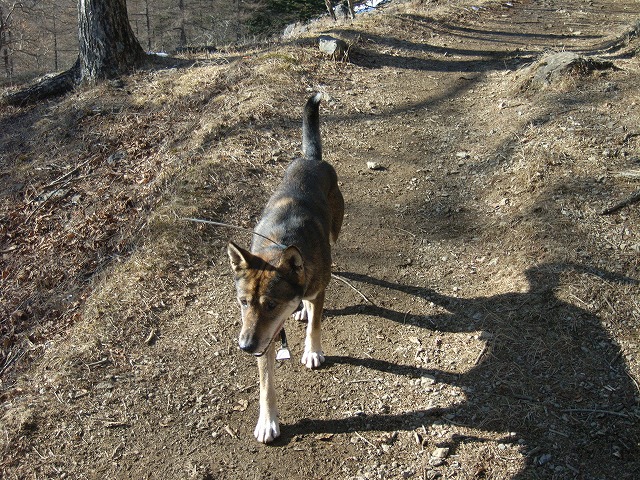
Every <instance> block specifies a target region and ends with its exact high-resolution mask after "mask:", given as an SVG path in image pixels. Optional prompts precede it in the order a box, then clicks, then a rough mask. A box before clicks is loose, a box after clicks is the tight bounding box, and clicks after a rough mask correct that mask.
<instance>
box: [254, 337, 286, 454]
mask: <svg viewBox="0 0 640 480" xmlns="http://www.w3.org/2000/svg"><path fill="white" fill-rule="evenodd" d="M275 359H276V353H275V344H274V343H273V342H271V345H269V348H267V351H266V352H264V354H263V355H262V356H261V357H258V373H259V375H260V416H259V417H258V424H257V425H256V429H255V430H254V432H253V435H254V436H255V437H256V439H257V440H258V441H259V442H262V443H268V442H271V441H272V440H274V439H275V438H277V437H278V436H279V435H280V425H279V424H278V407H277V406H276V388H275V378H274V375H275V369H274V366H275Z"/></svg>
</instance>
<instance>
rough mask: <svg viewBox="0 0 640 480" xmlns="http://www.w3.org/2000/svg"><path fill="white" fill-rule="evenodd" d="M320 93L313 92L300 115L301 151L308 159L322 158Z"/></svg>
mask: <svg viewBox="0 0 640 480" xmlns="http://www.w3.org/2000/svg"><path fill="white" fill-rule="evenodd" d="M321 100H322V93H319V92H318V93H314V94H313V95H311V97H309V100H307V103H306V105H305V106H304V114H303V116H302V153H303V154H304V158H306V159H308V160H321V159H322V141H321V140H320V112H319V110H320V101H321Z"/></svg>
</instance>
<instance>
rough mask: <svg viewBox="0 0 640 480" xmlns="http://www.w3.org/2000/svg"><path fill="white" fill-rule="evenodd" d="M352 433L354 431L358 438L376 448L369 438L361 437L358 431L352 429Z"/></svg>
mask: <svg viewBox="0 0 640 480" xmlns="http://www.w3.org/2000/svg"><path fill="white" fill-rule="evenodd" d="M353 433H355V434H356V435H357V436H358V438H360V440H362V441H363V442H365V443H367V444H369V445H370V446H371V447H373V448H376V446H375V445H374V444H373V443H371V442H370V441H369V440H367V439H366V438H364V437H363V436H362V435H360V434H359V433H358V432H355V431H354V432H353Z"/></svg>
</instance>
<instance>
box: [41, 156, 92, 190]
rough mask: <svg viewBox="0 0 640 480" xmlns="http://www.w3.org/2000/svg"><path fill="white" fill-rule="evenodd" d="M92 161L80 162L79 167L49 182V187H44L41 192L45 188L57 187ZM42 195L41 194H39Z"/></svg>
mask: <svg viewBox="0 0 640 480" xmlns="http://www.w3.org/2000/svg"><path fill="white" fill-rule="evenodd" d="M91 160H92V159H91V158H89V159H88V160H85V161H84V162H82V163H81V164H80V165H77V166H76V167H75V168H73V169H71V170H69V171H68V172H67V173H65V174H64V175H61V176H59V177H58V178H56V179H55V180H54V181H53V182H51V183H50V184H49V185H46V186H45V187H44V188H43V189H42V191H43V192H44V191H45V190H46V189H47V188H51V187H53V186H54V185H57V184H58V183H60V182H61V181H62V180H64V179H65V178H67V177H68V176H70V175H73V174H74V173H76V172H77V171H78V170H80V169H81V168H82V167H84V166H85V165H86V164H87V163H89V162H90V161H91ZM40 195H42V194H40Z"/></svg>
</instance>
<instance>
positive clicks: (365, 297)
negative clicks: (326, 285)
mask: <svg viewBox="0 0 640 480" xmlns="http://www.w3.org/2000/svg"><path fill="white" fill-rule="evenodd" d="M331 277H333V278H335V279H336V280H339V281H341V282H342V283H344V284H345V285H347V286H348V287H351V288H352V289H353V291H355V292H356V293H358V295H360V296H361V297H362V298H364V300H365V301H366V302H368V303H370V304H371V305H375V303H373V302H372V301H371V300H369V299H368V298H367V296H366V295H365V294H364V293H362V292H361V291H360V290H358V289H357V288H356V287H354V286H353V285H352V284H351V283H349V281H348V280H347V279H346V278H344V277H341V276H340V275H336V274H335V273H332V274H331Z"/></svg>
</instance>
